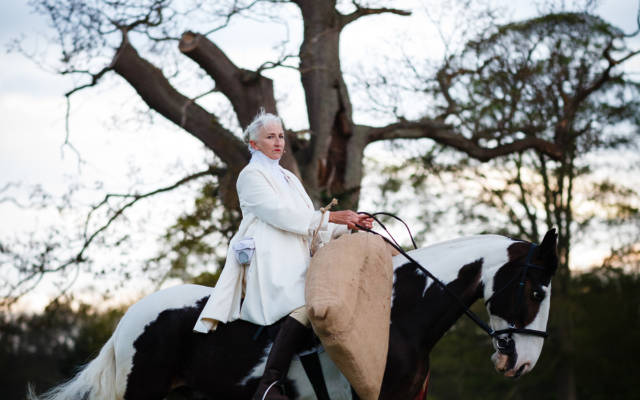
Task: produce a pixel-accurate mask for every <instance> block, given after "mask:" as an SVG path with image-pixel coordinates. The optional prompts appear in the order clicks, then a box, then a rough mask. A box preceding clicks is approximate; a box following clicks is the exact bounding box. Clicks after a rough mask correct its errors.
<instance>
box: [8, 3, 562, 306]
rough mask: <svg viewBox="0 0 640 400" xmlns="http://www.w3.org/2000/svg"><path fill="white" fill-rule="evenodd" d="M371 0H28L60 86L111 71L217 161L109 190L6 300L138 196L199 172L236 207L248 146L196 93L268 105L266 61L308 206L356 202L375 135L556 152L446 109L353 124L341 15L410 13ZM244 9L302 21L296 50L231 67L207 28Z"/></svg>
mask: <svg viewBox="0 0 640 400" xmlns="http://www.w3.org/2000/svg"><path fill="white" fill-rule="evenodd" d="M372 3H373V2H370V3H360V2H356V1H351V2H347V1H335V0H334V1H322V2H319V1H312V0H297V1H280V0H272V1H267V0H264V1H223V2H215V3H208V2H200V1H195V0H194V1H186V2H173V1H170V0H145V1H142V0H141V1H137V2H112V1H92V2H77V1H67V0H64V1H58V0H56V1H53V0H36V1H34V2H33V4H34V6H35V9H36V10H37V11H38V12H40V13H43V14H45V15H47V16H48V17H49V18H50V20H51V26H52V28H53V29H55V31H56V32H57V45H58V46H59V47H60V50H61V56H62V60H61V61H62V68H61V71H60V73H61V74H65V75H77V76H80V77H86V79H87V80H86V81H85V82H84V83H82V84H79V85H78V86H77V87H75V88H74V89H72V90H70V91H69V92H67V93H66V96H67V98H68V99H70V98H71V96H73V94H75V93H77V92H78V91H80V90H85V89H87V88H88V87H92V86H95V85H98V84H100V82H101V81H102V80H103V79H105V76H108V75H110V74H117V75H118V76H119V77H121V78H122V79H124V81H126V82H127V84H128V85H130V86H131V87H132V88H133V89H134V90H135V91H136V92H137V94H138V95H139V96H140V98H141V100H142V101H144V103H145V104H146V105H147V106H148V107H149V108H150V109H151V110H153V111H154V112H157V113H158V114H160V115H162V116H163V117H165V118H166V119H168V120H169V121H171V122H173V123H174V124H176V125H177V126H179V127H180V128H182V129H184V131H185V133H188V134H190V135H193V136H194V137H196V138H197V139H199V140H200V141H202V143H203V144H204V145H205V146H206V147H207V148H209V149H210V150H211V151H212V152H213V154H215V158H214V161H213V164H214V165H213V166H212V168H211V169H209V170H206V171H201V172H199V173H196V174H192V175H190V176H188V177H185V178H184V179H182V180H181V181H179V182H176V183H174V184H173V185H169V186H167V187H166V188H163V189H162V190H158V191H151V192H148V193H145V194H139V193H132V194H117V195H116V194H112V195H111V196H109V195H107V197H105V199H104V201H102V202H101V203H99V204H98V205H97V206H96V207H95V209H96V210H98V211H99V210H102V211H103V213H104V214H106V218H107V223H106V224H99V225H98V226H97V227H96V228H95V229H86V226H90V224H86V225H85V232H84V235H83V236H84V240H83V243H82V244H81V250H80V251H79V252H78V253H77V254H74V255H73V256H72V257H70V258H68V259H66V260H64V259H63V260H60V261H59V262H58V263H57V264H58V265H56V266H55V267H50V266H47V268H43V267H42V265H41V264H42V263H41V259H42V257H40V258H38V257H35V259H28V260H22V262H21V264H23V265H24V267H23V268H21V269H20V271H18V275H19V279H17V281H19V282H20V284H19V285H14V287H11V290H8V293H7V294H6V295H5V296H4V297H5V298H8V299H10V301H13V299H15V298H17V296H18V295H19V293H22V291H23V290H24V288H28V287H30V286H31V284H32V283H33V282H35V281H37V280H38V279H39V278H40V277H41V275H42V273H46V272H48V271H55V272H58V273H60V272H62V271H64V270H65V269H67V268H68V267H70V266H74V265H77V264H82V263H86V262H87V258H86V254H85V250H86V248H87V247H88V246H89V245H90V243H91V242H93V241H94V240H95V239H96V238H97V237H98V236H100V235H101V234H102V233H103V232H104V231H105V230H106V229H107V228H108V225H109V224H110V223H111V222H112V221H113V220H114V219H115V218H117V217H118V216H120V215H122V214H123V212H124V211H125V210H126V209H127V208H129V207H131V206H132V205H133V204H134V203H135V202H137V201H138V200H140V199H143V198H146V197H148V196H151V195H153V194H155V193H158V192H162V191H165V189H166V190H168V189H169V188H172V187H176V186H178V185H181V184H184V183H186V182H190V181H192V180H194V179H199V178H201V177H204V176H205V175H209V176H210V177H211V178H210V180H209V182H211V183H210V184H213V185H215V186H216V189H215V190H216V193H218V196H217V198H218V199H219V201H220V203H221V204H222V205H223V206H224V207H225V209H227V210H229V212H233V210H234V209H235V210H237V199H236V194H235V190H234V184H233V183H234V182H235V180H236V176H237V173H238V172H239V171H240V169H241V168H242V167H243V166H244V165H245V164H246V162H247V160H248V156H249V155H248V152H247V150H246V147H245V145H244V144H243V142H242V140H241V139H240V138H239V135H238V133H239V132H238V130H237V129H232V127H226V126H224V125H223V124H222V123H221V119H220V118H219V115H218V114H219V113H218V114H217V113H215V112H213V111H209V110H207V109H205V107H203V106H202V105H200V104H199V102H200V101H201V100H202V98H203V96H206V95H210V94H211V93H215V94H216V95H220V96H223V97H224V99H225V100H226V101H228V104H229V105H230V107H231V108H232V109H233V112H234V113H235V115H236V118H237V125H238V126H239V127H244V126H246V125H247V124H248V122H249V121H250V120H251V118H252V117H253V116H254V115H255V114H256V112H257V110H258V109H259V108H260V107H261V106H263V107H264V108H265V109H266V110H267V111H270V112H277V111H278V110H277V107H276V106H277V104H276V100H275V96H274V90H273V82H272V80H271V79H269V78H267V77H265V76H264V75H263V72H265V70H267V69H270V68H294V69H296V70H297V71H298V73H299V76H300V82H301V85H302V88H303V90H304V93H305V99H306V103H307V117H308V122H309V128H308V130H304V131H303V132H292V131H288V132H287V137H288V140H287V149H286V154H285V157H284V158H283V161H282V163H283V164H284V166H285V167H287V168H289V169H290V170H292V171H293V172H295V173H296V174H298V175H299V176H300V177H301V178H302V181H303V183H304V185H305V187H306V189H307V191H308V192H309V194H310V195H311V197H312V199H313V200H314V202H315V203H316V204H317V205H320V204H322V203H324V202H326V201H327V199H330V198H331V197H337V198H339V199H340V200H341V206H342V207H344V208H356V207H357V204H358V200H359V195H360V187H361V181H362V178H363V168H362V158H363V151H364V149H365V147H366V146H368V145H370V144H372V143H375V142H379V141H385V140H391V139H398V138H409V139H417V138H430V139H433V140H435V141H437V142H438V143H442V144H443V145H446V146H451V147H453V148H455V149H457V150H459V151H461V152H463V153H464V154H467V155H469V156H470V157H473V158H476V159H481V160H483V161H486V160H490V159H493V158H495V157H499V156H503V155H506V154H510V153H512V152H516V151H522V150H524V149H527V148H535V149H537V150H538V151H540V152H541V153H543V154H546V155H547V156H548V157H550V158H552V159H559V158H560V157H561V153H560V150H559V148H558V146H557V145H556V143H554V142H551V141H548V140H544V139H542V138H538V137H535V136H526V137H515V136H514V137H513V140H511V141H509V142H506V141H505V142H501V143H490V142H487V141H485V142H481V141H479V140H478V138H479V135H482V132H475V131H470V130H467V131H464V132H463V131H460V130H457V129H455V128H454V127H453V126H452V125H451V124H450V123H449V122H448V120H447V118H448V116H449V114H448V113H444V114H439V115H435V116H429V115H427V114H424V115H423V116H422V117H421V118H418V119H414V120H408V119H406V118H403V117H400V116H399V117H397V118H396V120H395V121H394V122H392V123H390V124H388V125H385V126H367V125H363V124H357V123H356V122H355V121H354V119H353V111H352V104H351V97H350V88H349V87H348V85H346V83H345V80H344V78H343V72H342V70H341V64H340V54H339V43H340V37H341V34H342V32H343V31H344V29H345V27H347V26H348V25H349V24H352V23H354V22H355V21H358V20H360V19H362V18H364V17H368V16H371V15H376V14H388V13H390V14H396V15H398V18H402V16H406V15H409V14H410V12H409V11H406V10H400V9H394V8H387V7H381V6H376V5H372ZM378 3H380V2H378ZM247 13H249V14H253V15H259V16H262V17H264V18H272V19H276V20H278V18H279V15H286V16H289V15H295V16H296V17H297V18H300V19H301V20H302V24H303V27H304V28H303V38H302V41H301V45H300V48H299V49H298V51H297V54H283V56H282V57H281V59H279V60H270V61H265V63H264V64H262V65H261V66H260V67H259V68H257V69H255V70H248V69H244V68H242V67H240V66H238V65H236V64H235V63H234V62H233V61H232V60H231V58H230V57H228V56H227V55H226V54H225V53H224V51H223V50H222V49H221V48H220V47H219V46H218V45H217V44H216V43H214V42H213V41H212V40H211V39H209V35H211V34H212V33H213V32H215V31H216V30H219V29H223V28H224V27H225V26H226V25H227V24H228V23H229V21H231V19H233V18H234V17H237V16H238V15H243V14H247ZM203 20H206V22H207V23H206V24H205V23H203ZM210 21H211V22H210ZM189 25H198V26H199V27H200V32H202V33H196V32H194V31H193V30H187V29H189V28H188V26H189ZM183 27H187V28H183ZM160 54H161V56H159V55H160ZM185 56H186V58H188V59H190V60H191V61H193V62H195V63H196V64H197V65H198V67H199V68H200V71H201V72H204V73H205V74H206V76H208V77H209V78H210V79H211V80H212V81H213V84H214V86H213V88H212V89H210V90H206V91H205V92H203V93H200V94H196V95H195V96H186V95H184V94H182V93H181V92H180V88H179V85H180V80H179V79H178V78H176V77H177V76H181V71H182V70H183V69H184V70H185V71H186V70H188V68H187V67H184V65H185V60H186V59H185ZM171 58H175V59H176V60H178V62H177V64H171V63H167V62H166V60H167V59H171ZM296 60H297V61H298V64H297V65H296V64H295V61H296ZM176 65H177V66H176ZM118 199H119V200H121V203H120V204H119V205H118V206H114V204H113V203H112V202H111V201H113V200H118ZM110 208H113V209H110ZM93 213H94V211H92V214H93ZM95 214H97V211H96V213H95ZM220 215H223V214H220ZM224 215H228V214H224ZM89 217H91V215H90V216H89ZM225 218H226V217H225ZM218 225H224V223H220V224H218ZM45 247H46V246H45ZM46 248H48V247H46ZM48 258H49V259H50V258H52V257H48Z"/></svg>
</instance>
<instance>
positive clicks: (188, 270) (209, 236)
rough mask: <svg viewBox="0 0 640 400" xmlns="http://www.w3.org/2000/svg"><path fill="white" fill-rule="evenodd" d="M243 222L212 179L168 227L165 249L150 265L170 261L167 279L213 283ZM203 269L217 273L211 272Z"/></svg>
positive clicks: (154, 265) (165, 277)
mask: <svg viewBox="0 0 640 400" xmlns="http://www.w3.org/2000/svg"><path fill="white" fill-rule="evenodd" d="M239 223H240V213H239V212H238V210H228V209H225V208H224V206H223V204H222V202H221V200H220V187H219V183H218V182H217V180H212V181H208V182H206V183H205V184H204V185H203V186H202V187H201V188H200V190H199V193H198V196H197V197H196V198H195V200H194V202H193V207H192V209H191V210H190V211H187V212H185V213H184V214H183V215H181V216H180V217H179V218H178V219H177V220H176V222H175V223H174V224H173V225H171V226H170V227H169V228H168V229H167V231H166V233H165V234H164V236H163V237H162V242H163V244H164V246H165V249H164V250H163V251H161V252H160V254H158V255H157V256H156V257H154V258H153V259H151V260H149V265H148V266H147V268H157V267H158V265H165V264H167V265H168V267H163V268H164V269H166V270H167V273H166V274H165V276H164V277H163V279H167V278H178V279H180V280H182V281H183V282H189V281H191V282H197V283H199V284H206V285H210V284H213V283H215V281H216V280H217V277H218V275H219V270H221V269H222V267H223V266H224V261H225V258H226V253H225V251H226V247H227V244H228V242H229V240H231V237H232V236H233V234H234V233H235V232H236V230H237V228H238V225H239ZM203 269H205V270H206V271H213V272H212V273H210V274H208V275H207V273H206V272H203ZM215 271H218V272H215Z"/></svg>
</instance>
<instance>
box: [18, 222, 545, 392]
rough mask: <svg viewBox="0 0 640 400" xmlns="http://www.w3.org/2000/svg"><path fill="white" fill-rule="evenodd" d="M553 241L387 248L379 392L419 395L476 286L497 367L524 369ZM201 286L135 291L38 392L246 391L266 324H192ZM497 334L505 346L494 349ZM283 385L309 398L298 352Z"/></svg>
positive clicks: (323, 360)
mask: <svg viewBox="0 0 640 400" xmlns="http://www.w3.org/2000/svg"><path fill="white" fill-rule="evenodd" d="M556 243H557V234H556V232H555V230H550V231H549V232H547V233H546V235H545V237H544V239H543V241H542V242H541V244H540V245H539V246H536V245H535V244H532V243H529V242H526V241H522V240H516V239H512V238H508V237H505V236H499V235H477V236H470V237H463V238H459V239H454V240H449V241H444V242H441V243H437V244H433V245H430V246H428V247H424V248H420V249H417V250H413V251H410V252H408V255H409V256H410V258H411V259H412V260H413V261H408V259H407V258H405V257H404V256H403V255H397V256H395V257H394V258H393V268H394V282H393V292H392V293H393V294H392V299H391V301H392V303H391V322H390V327H389V329H390V332H389V333H390V335H389V352H388V358H387V364H386V369H385V373H384V377H383V382H382V388H381V393H380V397H379V399H381V400H387V399H416V398H424V397H425V396H426V395H425V393H424V390H425V389H424V386H425V380H426V379H427V377H428V372H429V368H430V365H429V353H430V351H431V350H432V348H433V347H434V346H435V344H436V343H437V342H438V340H439V339H440V338H441V337H442V336H443V335H444V334H445V332H447V330H448V329H449V328H450V327H451V326H452V325H453V324H454V323H455V322H456V320H457V319H458V318H460V317H461V316H462V314H463V313H465V312H467V311H468V307H470V306H471V304H473V303H474V302H475V301H476V300H479V299H480V298H484V299H485V300H486V301H487V307H486V308H487V311H488V314H489V325H490V327H491V329H492V330H493V332H494V334H493V335H492V340H491V343H492V345H493V348H494V350H495V353H494V354H493V355H492V356H491V359H492V361H493V363H494V367H495V369H496V370H497V371H498V372H500V373H502V374H504V375H505V376H507V377H518V376H520V375H522V374H525V373H527V372H529V371H531V370H532V369H533V367H534V366H535V364H536V362H537V360H538V357H539V355H540V353H541V351H542V346H543V341H544V339H543V337H541V336H542V335H533V334H529V333H531V332H534V333H535V332H542V331H544V330H545V329H546V324H547V319H548V316H549V304H550V295H551V278H552V276H553V274H554V273H555V270H556V267H557V263H558V260H557V255H556ZM417 263H419V264H420V265H422V266H425V267H426V268H427V269H428V271H429V272H430V273H431V274H433V276H434V277H437V279H438V280H439V281H440V284H436V283H437V282H436V280H434V279H433V278H430V277H429V275H428V274H426V273H425V271H424V269H423V267H421V266H420V265H418V264H417ZM532 265H533V266H535V268H529V267H530V266H532ZM442 284H444V285H446V287H444V286H442ZM445 289H446V290H445ZM210 292H211V288H209V287H205V286H199V285H192V284H184V285H178V286H174V287H170V288H167V289H163V290H160V291H158V292H155V293H152V294H150V295H148V296H146V297H144V298H143V299H142V300H140V301H138V302H137V303H135V304H134V305H132V306H131V307H130V308H129V309H128V310H127V312H126V313H125V314H124V316H123V317H122V319H121V320H120V322H119V323H118V325H117V327H116V329H115V331H114V333H113V335H112V336H111V338H110V339H109V340H108V341H107V342H106V344H105V345H104V346H103V347H102V349H101V350H100V352H99V354H98V356H97V357H96V358H95V359H94V360H92V361H91V362H89V363H88V364H87V365H86V366H85V367H84V368H83V369H82V370H80V372H79V373H78V374H77V375H76V376H75V377H74V378H72V379H71V380H70V381H68V382H67V383H65V384H62V385H60V386H58V387H56V388H54V389H52V390H50V391H49V392H47V393H45V394H44V395H42V396H41V397H40V399H43V400H44V399H46V400H62V399H64V400H71V399H78V400H81V399H82V400H85V399H86V400H121V399H123V400H156V399H163V398H165V397H166V396H167V394H168V393H169V392H170V391H171V390H173V389H175V388H178V387H187V388H190V390H193V391H195V392H196V393H199V394H200V395H202V396H204V397H206V398H210V399H249V398H250V397H251V396H252V394H253V392H254V390H255V389H256V387H257V384H258V381H259V379H260V377H261V375H262V372H263V370H264V365H265V362H266V358H267V355H268V354H269V350H270V347H271V345H272V343H273V335H268V334H264V333H260V332H263V330H261V327H258V326H256V325H253V324H251V323H249V322H246V321H242V320H236V321H233V322H230V323H227V324H220V326H219V327H218V328H217V329H216V330H215V331H212V332H209V333H208V334H202V333H197V332H193V331H192V328H193V326H194V324H195V321H196V318H197V317H198V315H199V314H200V311H201V309H202V308H203V306H204V304H205V302H206V300H207V299H208V296H209V294H210ZM505 343H508V345H509V346H507V347H510V351H503V350H504V347H505ZM319 360H320V366H321V369H322V374H323V376H324V380H325V382H326V387H327V390H328V394H329V397H330V399H333V400H340V399H357V395H356V394H355V393H354V392H353V391H352V390H351V388H350V385H349V382H348V381H347V379H346V378H345V377H344V376H343V375H342V374H341V373H340V371H339V370H338V368H337V367H336V366H335V364H334V363H333V362H332V361H331V359H330V358H329V357H328V356H327V354H326V352H322V351H320V352H319ZM283 385H284V387H285V389H286V391H287V393H288V395H289V396H290V397H291V398H294V399H314V398H316V395H315V393H314V390H313V386H312V384H311V382H310V380H309V378H308V377H307V375H306V374H305V372H304V369H303V366H302V364H301V362H300V360H299V359H298V358H295V359H294V361H293V362H292V364H291V367H290V369H289V372H288V375H287V378H286V380H285V382H284V383H283ZM30 398H32V399H35V398H36V397H35V395H33V394H31V395H30Z"/></svg>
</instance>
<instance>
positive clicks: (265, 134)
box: [249, 121, 284, 160]
mask: <svg viewBox="0 0 640 400" xmlns="http://www.w3.org/2000/svg"><path fill="white" fill-rule="evenodd" d="M249 144H250V145H251V147H253V148H254V149H256V150H260V151H261V152H262V154H264V155H265V156H267V157H269V158H270V159H272V160H279V159H280V157H282V153H283V151H284V131H283V130H282V125H281V124H280V123H279V122H275V121H274V122H269V123H267V124H265V125H264V126H263V127H262V129H260V132H259V133H258V139H257V140H250V141H249Z"/></svg>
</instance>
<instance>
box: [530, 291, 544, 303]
mask: <svg viewBox="0 0 640 400" xmlns="http://www.w3.org/2000/svg"><path fill="white" fill-rule="evenodd" d="M544 296H545V293H544V292H543V291H542V290H539V289H537V290H534V291H533V292H531V300H533V301H537V302H541V301H542V300H544Z"/></svg>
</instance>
